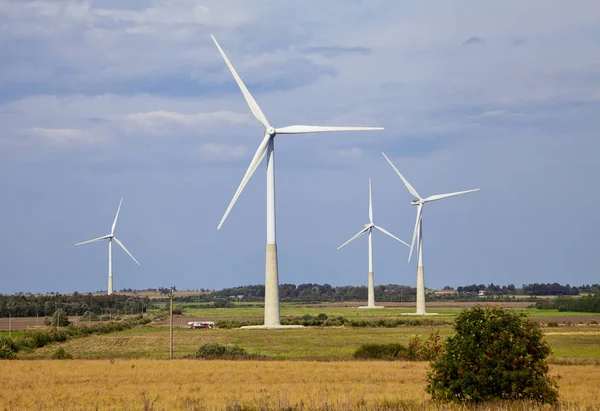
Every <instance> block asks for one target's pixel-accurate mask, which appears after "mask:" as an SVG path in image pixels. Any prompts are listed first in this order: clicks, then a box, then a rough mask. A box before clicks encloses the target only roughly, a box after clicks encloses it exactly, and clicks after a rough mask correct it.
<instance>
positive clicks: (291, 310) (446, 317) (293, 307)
mask: <svg viewBox="0 0 600 411" xmlns="http://www.w3.org/2000/svg"><path fill="white" fill-rule="evenodd" d="M474 305H476V303H470V302H467V303H456V302H449V303H444V302H437V303H430V304H429V305H428V311H429V312H431V313H437V314H440V316H433V317H427V318H428V319H429V320H433V321H436V320H437V321H440V320H441V321H452V320H453V319H454V317H455V316H456V315H458V314H459V313H460V312H461V311H462V310H463V309H464V308H466V307H472V306H474ZM494 305H501V306H504V307H507V308H511V309H514V310H518V311H522V312H525V313H527V314H528V315H529V316H530V317H531V318H533V319H535V320H537V321H539V322H544V321H546V322H547V321H560V322H563V321H571V322H573V323H577V322H580V321H581V322H589V321H591V320H595V321H597V322H600V314H591V313H581V312H572V311H565V312H560V311H558V310H538V309H536V308H526V307H527V306H528V305H529V304H528V303H525V304H523V303H521V302H507V303H497V304H494ZM175 306H177V307H182V308H184V309H185V311H184V315H185V316H186V317H196V318H198V319H203V320H204V319H206V320H220V319H227V320H260V319H262V318H263V315H264V308H263V307H261V306H256V304H252V305H248V304H244V303H241V304H238V306H237V307H236V308H188V306H189V304H188V305H186V304H175ZM280 311H281V316H282V317H301V316H303V315H306V314H310V315H312V316H317V315H319V314H321V313H323V314H326V315H327V316H329V317H338V316H341V317H344V318H347V319H380V318H384V319H385V318H394V317H398V316H401V315H402V314H407V313H413V312H414V311H415V309H414V303H410V304H404V303H403V305H402V306H396V305H394V306H390V307H386V308H383V309H374V310H373V309H369V310H364V309H359V308H358V303H348V304H342V303H339V304H319V305H300V304H290V303H283V304H281V310H280Z"/></svg>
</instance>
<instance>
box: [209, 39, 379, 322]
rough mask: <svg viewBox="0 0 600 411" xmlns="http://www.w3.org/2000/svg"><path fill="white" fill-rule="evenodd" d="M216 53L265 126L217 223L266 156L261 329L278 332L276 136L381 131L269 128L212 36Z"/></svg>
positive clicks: (225, 216)
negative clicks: (265, 254)
mask: <svg viewBox="0 0 600 411" xmlns="http://www.w3.org/2000/svg"><path fill="white" fill-rule="evenodd" d="M211 37H212V39H213V41H214V42H215V45H216V46H217V49H219V53H221V56H222V57H223V59H224V60H225V63H226V64H227V67H228V68H229V70H230V71H231V74H232V75H233V78H234V79H235V81H236V83H237V85H238V86H239V88H240V90H241V91H242V94H243V95H244V98H245V99H246V103H248V106H249V107H250V111H251V112H252V114H253V115H254V117H256V119H257V120H258V121H259V122H260V123H261V124H262V125H263V126H264V128H265V134H264V137H263V139H262V141H261V143H260V145H259V146H258V149H257V150H256V153H255V154H254V157H253V158H252V161H251V162H250V166H249V167H248V170H246V174H244V178H242V182H241V183H240V185H239V187H238V189H237V191H236V192H235V194H234V196H233V199H232V200H231V202H230V203H229V206H228V207H227V211H225V214H224V215H223V218H222V219H221V222H220V223H219V226H218V229H219V228H221V226H222V225H223V223H224V222H225V219H226V218H227V216H228V215H229V212H230V211H231V209H232V208H233V206H234V204H235V202H236V201H237V199H238V197H239V196H240V194H241V192H242V190H243V189H244V187H245V186H246V184H247V183H248V180H249V179H250V177H252V174H253V173H254V171H256V168H257V167H258V165H259V164H260V163H261V161H262V159H263V158H264V157H265V155H266V156H267V250H266V251H267V261H266V275H265V323H264V326H262V327H264V328H277V327H280V326H281V324H280V317H279V278H278V272H277V245H276V241H275V168H274V166H275V164H274V160H275V145H274V144H275V136H276V135H278V134H305V133H319V132H328V131H359V130H383V128H381V127H324V126H298V125H294V126H287V127H282V128H274V127H272V126H271V124H269V121H268V120H267V118H266V117H265V115H264V114H263V112H262V110H261V109H260V107H259V106H258V104H257V103H256V101H255V100H254V98H253V97H252V95H251V94H250V92H249V91H248V89H247V88H246V86H245V85H244V82H243V81H242V79H241V78H240V76H239V75H238V73H237V72H236V71H235V69H234V68H233V65H232V64H231V62H230V61H229V59H228V58H227V56H226V55H225V52H223V49H221V46H219V43H218V42H217V40H216V39H215V37H214V36H211Z"/></svg>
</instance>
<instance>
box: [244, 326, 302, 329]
mask: <svg viewBox="0 0 600 411" xmlns="http://www.w3.org/2000/svg"><path fill="white" fill-rule="evenodd" d="M240 328H241V329H243V330H287V329H292V328H304V326H303V325H246V326H244V327H240Z"/></svg>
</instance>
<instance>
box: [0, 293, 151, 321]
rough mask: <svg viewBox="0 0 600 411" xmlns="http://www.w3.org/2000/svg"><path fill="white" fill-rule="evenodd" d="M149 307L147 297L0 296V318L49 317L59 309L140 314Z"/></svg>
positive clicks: (74, 313)
mask: <svg viewBox="0 0 600 411" xmlns="http://www.w3.org/2000/svg"><path fill="white" fill-rule="evenodd" d="M148 308H153V306H152V302H151V300H150V299H149V298H148V297H132V296H126V295H117V294H113V295H92V294H78V293H74V294H55V295H0V317H8V316H12V317H35V316H36V315H37V316H52V315H53V314H54V312H55V311H56V310H58V309H62V310H64V311H65V312H66V313H67V315H83V314H84V313H86V312H88V311H90V312H92V313H94V314H98V315H100V314H104V313H108V312H112V313H113V314H139V313H143V312H146V310H147V309H148Z"/></svg>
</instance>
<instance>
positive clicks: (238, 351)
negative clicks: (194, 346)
mask: <svg viewBox="0 0 600 411" xmlns="http://www.w3.org/2000/svg"><path fill="white" fill-rule="evenodd" d="M191 358H195V359H204V360H214V359H227V360H233V359H239V360H256V359H263V358H266V357H265V356H264V355H261V354H254V353H249V352H247V351H246V350H245V349H243V348H242V347H238V346H237V345H233V346H230V345H223V344H219V343H207V344H202V345H201V346H200V348H199V349H198V351H196V353H195V354H192V355H191Z"/></svg>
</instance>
